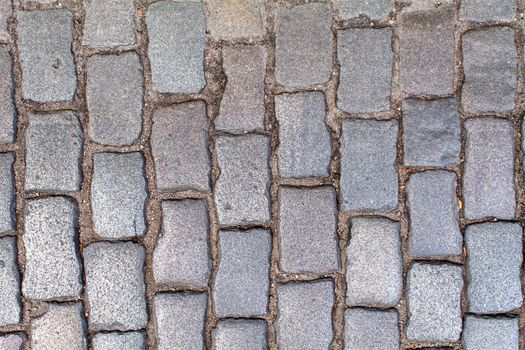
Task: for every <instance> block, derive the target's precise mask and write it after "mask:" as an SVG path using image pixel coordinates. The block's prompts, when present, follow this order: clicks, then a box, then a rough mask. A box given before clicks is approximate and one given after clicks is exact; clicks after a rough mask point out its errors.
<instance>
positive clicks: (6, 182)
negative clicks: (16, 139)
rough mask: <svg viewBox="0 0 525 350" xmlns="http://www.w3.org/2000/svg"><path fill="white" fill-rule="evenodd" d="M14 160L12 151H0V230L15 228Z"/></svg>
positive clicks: (8, 230)
mask: <svg viewBox="0 0 525 350" xmlns="http://www.w3.org/2000/svg"><path fill="white" fill-rule="evenodd" d="M14 161H15V156H14V154H13V153H0V193H1V195H0V232H12V231H14V230H15V229H16V218H15V209H16V202H15V183H14V178H13V164H14Z"/></svg>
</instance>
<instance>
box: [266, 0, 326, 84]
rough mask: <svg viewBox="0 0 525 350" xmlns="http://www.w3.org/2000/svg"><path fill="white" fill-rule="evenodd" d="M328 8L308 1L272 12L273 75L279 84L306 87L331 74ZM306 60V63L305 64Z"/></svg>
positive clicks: (320, 81) (324, 80) (319, 81)
mask: <svg viewBox="0 0 525 350" xmlns="http://www.w3.org/2000/svg"><path fill="white" fill-rule="evenodd" d="M331 25H332V9H331V7H330V5H328V4H319V3H309V4H304V5H298V6H295V7H292V8H284V7H283V8H280V9H278V10H277V12H276V14H275V77H276V79H277V82H278V83H279V84H282V85H285V86H294V87H307V86H310V85H314V84H321V83H324V82H327V81H328V80H329V79H330V75H331V74H332V36H333V34H332V30H331ZM306 62H308V64H305V63H306Z"/></svg>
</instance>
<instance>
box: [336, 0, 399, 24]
mask: <svg viewBox="0 0 525 350" xmlns="http://www.w3.org/2000/svg"><path fill="white" fill-rule="evenodd" d="M392 5H393V1H392V0H341V6H340V8H339V17H341V19H350V18H356V17H360V16H366V17H368V18H370V19H373V20H379V19H381V18H383V17H385V16H386V15H388V13H389V12H390V10H391V9H392Z"/></svg>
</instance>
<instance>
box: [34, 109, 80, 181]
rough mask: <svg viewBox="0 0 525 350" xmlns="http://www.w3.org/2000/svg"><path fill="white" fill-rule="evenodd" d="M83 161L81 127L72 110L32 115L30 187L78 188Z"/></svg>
mask: <svg viewBox="0 0 525 350" xmlns="http://www.w3.org/2000/svg"><path fill="white" fill-rule="evenodd" d="M81 162H82V128H81V126H80V123H79V121H78V118H77V116H76V115H75V114H73V112H68V111H64V112H54V113H52V114H30V115H29V126H28V128H27V134H26V178H25V189H26V190H27V191H79V190H80V185H81V182H82V174H81Z"/></svg>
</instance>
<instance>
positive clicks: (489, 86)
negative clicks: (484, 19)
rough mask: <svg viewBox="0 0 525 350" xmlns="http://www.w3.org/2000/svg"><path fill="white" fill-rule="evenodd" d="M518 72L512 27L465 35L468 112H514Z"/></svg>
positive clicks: (463, 100) (464, 100)
mask: <svg viewBox="0 0 525 350" xmlns="http://www.w3.org/2000/svg"><path fill="white" fill-rule="evenodd" d="M483 7H484V6H483ZM517 70H518V67H517V56H516V47H515V45H514V31H513V30H512V29H511V28H508V27H491V28H485V29H478V30H473V31H470V32H467V33H466V34H465V35H464V36H463V72H464V74H465V81H464V83H463V91H462V94H461V103H462V105H463V108H464V109H465V111H466V112H472V113H476V112H506V111H512V110H513V109H514V106H515V101H514V100H515V95H516V85H517Z"/></svg>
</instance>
